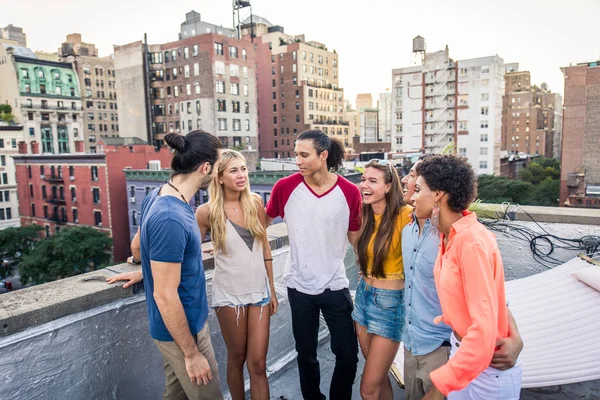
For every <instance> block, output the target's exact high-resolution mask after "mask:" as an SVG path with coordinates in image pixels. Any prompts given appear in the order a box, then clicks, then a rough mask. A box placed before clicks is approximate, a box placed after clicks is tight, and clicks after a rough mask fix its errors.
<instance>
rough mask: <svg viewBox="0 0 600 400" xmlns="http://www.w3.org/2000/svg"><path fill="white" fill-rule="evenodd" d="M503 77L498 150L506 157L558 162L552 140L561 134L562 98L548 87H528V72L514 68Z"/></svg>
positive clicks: (529, 83) (558, 138)
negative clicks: (504, 151)
mask: <svg viewBox="0 0 600 400" xmlns="http://www.w3.org/2000/svg"><path fill="white" fill-rule="evenodd" d="M509 65H512V66H514V67H513V68H511V69H508V70H507V72H506V74H505V75H504V79H505V85H504V95H503V96H502V139H501V140H502V143H501V149H502V150H506V151H508V153H509V154H519V153H525V154H532V155H542V156H544V157H550V158H552V157H553V158H560V156H559V154H555V151H554V150H555V148H557V146H555V143H554V142H555V140H560V135H561V130H562V97H561V95H560V94H558V93H552V92H551V91H550V90H549V89H548V85H547V84H545V83H542V84H541V85H540V86H537V85H532V84H531V74H530V72H529V71H518V67H517V66H516V65H517V64H509Z"/></svg>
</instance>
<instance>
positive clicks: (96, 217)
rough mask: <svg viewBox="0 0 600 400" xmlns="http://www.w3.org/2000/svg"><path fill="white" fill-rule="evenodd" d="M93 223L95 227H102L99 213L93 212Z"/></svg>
mask: <svg viewBox="0 0 600 400" xmlns="http://www.w3.org/2000/svg"><path fill="white" fill-rule="evenodd" d="M94 222H95V224H96V226H102V213H101V212H100V211H94Z"/></svg>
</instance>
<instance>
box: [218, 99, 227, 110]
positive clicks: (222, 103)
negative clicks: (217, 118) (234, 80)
mask: <svg viewBox="0 0 600 400" xmlns="http://www.w3.org/2000/svg"><path fill="white" fill-rule="evenodd" d="M217 111H221V112H225V111H227V104H226V100H217Z"/></svg>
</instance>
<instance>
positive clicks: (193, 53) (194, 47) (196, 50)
mask: <svg viewBox="0 0 600 400" xmlns="http://www.w3.org/2000/svg"><path fill="white" fill-rule="evenodd" d="M192 56H193V57H197V56H198V45H197V44H195V45H194V46H193V47H192Z"/></svg>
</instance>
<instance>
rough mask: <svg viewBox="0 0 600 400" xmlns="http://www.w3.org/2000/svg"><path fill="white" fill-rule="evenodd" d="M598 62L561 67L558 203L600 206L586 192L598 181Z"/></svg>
mask: <svg viewBox="0 0 600 400" xmlns="http://www.w3.org/2000/svg"><path fill="white" fill-rule="evenodd" d="M599 64H600V62H596V63H590V64H583V65H576V66H571V67H565V68H563V74H564V76H565V100H564V116H563V138H562V155H561V162H562V164H561V174H560V205H565V206H574V207H600V199H599V198H598V197H591V196H586V187H587V186H588V185H599V184H600V66H599Z"/></svg>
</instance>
